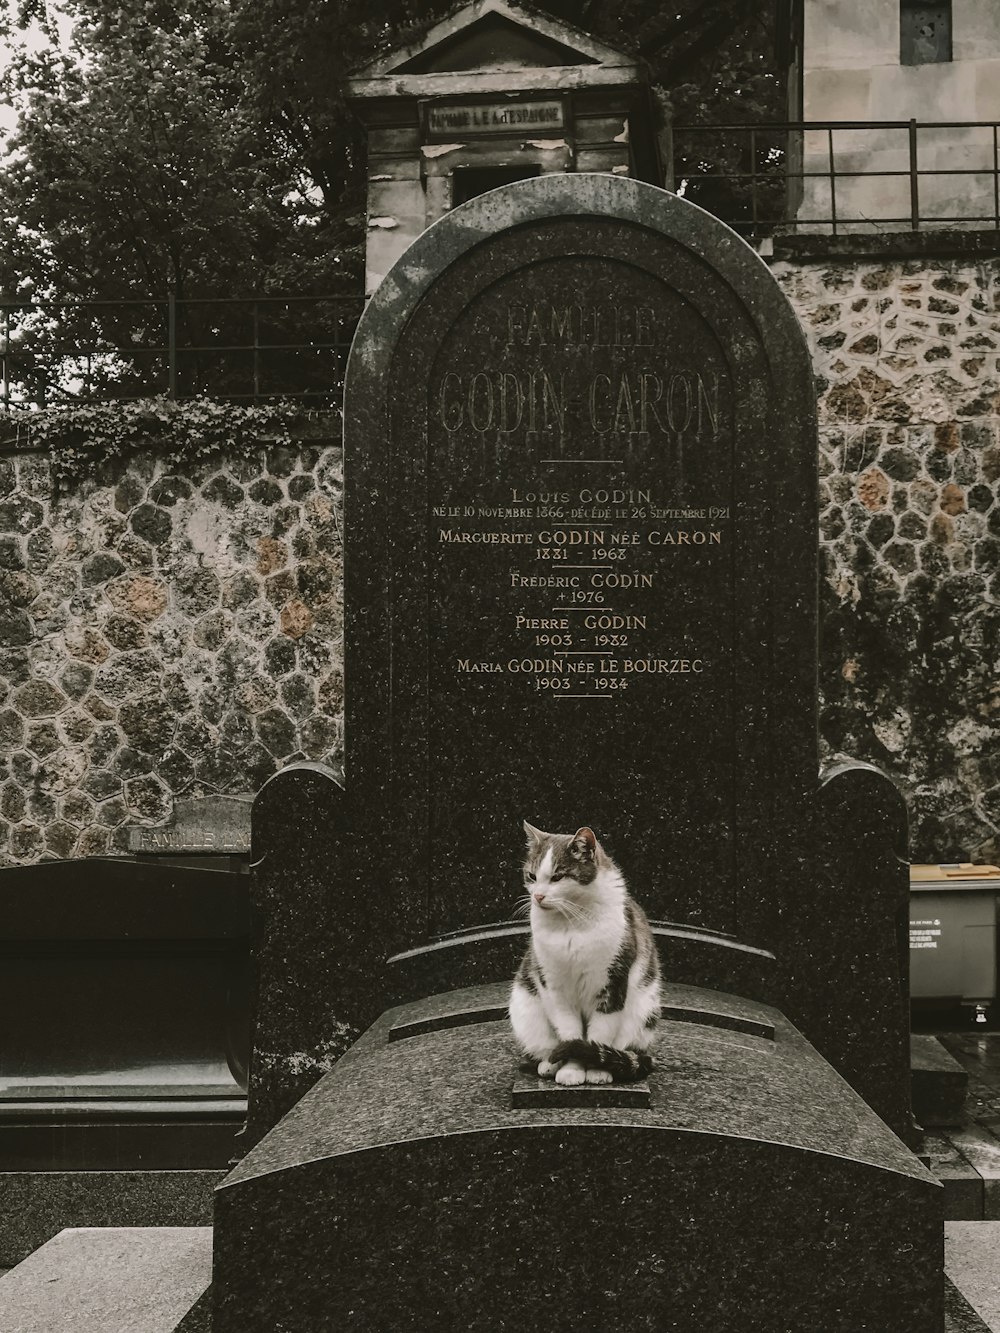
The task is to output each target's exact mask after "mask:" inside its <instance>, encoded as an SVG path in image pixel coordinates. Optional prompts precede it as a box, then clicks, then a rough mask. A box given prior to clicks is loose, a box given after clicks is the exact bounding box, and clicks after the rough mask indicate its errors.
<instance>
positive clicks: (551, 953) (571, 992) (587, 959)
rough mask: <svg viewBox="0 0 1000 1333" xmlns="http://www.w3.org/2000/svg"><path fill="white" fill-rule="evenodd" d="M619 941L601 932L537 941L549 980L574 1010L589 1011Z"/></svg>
mask: <svg viewBox="0 0 1000 1333" xmlns="http://www.w3.org/2000/svg"><path fill="white" fill-rule="evenodd" d="M618 945H619V941H618V939H617V937H613V938H611V939H609V938H608V932H607V931H602V930H600V929H591V930H588V931H585V932H584V931H568V932H565V933H559V934H556V933H555V932H553V933H552V934H551V935H550V936H549V937H548V938H546V939H544V940H536V942H535V948H536V952H537V953H538V955H539V962H540V963H541V964H542V966H543V968H544V969H545V974H546V980H547V982H548V983H549V984H551V985H552V986H553V988H554V989H555V990H557V991H558V992H559V993H560V994H562V995H563V996H564V998H565V999H567V1000H569V1001H570V1002H571V1003H572V1004H573V1005H574V1007H577V1006H579V1007H583V1008H590V1007H591V1005H592V1004H593V1002H594V1000H595V999H596V998H597V996H598V995H599V994H600V993H601V991H602V990H603V989H604V986H605V984H606V982H607V977H608V968H609V967H610V966H611V963H612V961H613V960H614V957H615V955H616V953H617V951H618Z"/></svg>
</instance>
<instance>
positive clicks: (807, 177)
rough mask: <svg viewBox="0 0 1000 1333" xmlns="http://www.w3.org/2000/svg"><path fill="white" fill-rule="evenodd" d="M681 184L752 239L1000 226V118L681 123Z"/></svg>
mask: <svg viewBox="0 0 1000 1333" xmlns="http://www.w3.org/2000/svg"><path fill="white" fill-rule="evenodd" d="M673 148H674V188H675V189H676V190H677V191H678V193H680V194H683V195H684V196H685V197H687V198H689V199H691V200H692V201H693V202H695V203H698V204H701V206H702V207H703V208H706V209H707V210H708V211H709V212H711V213H714V214H715V215H716V216H717V217H720V218H721V219H722V220H723V221H724V222H727V223H729V225H730V226H732V227H733V228H734V229H735V230H737V231H739V232H741V233H742V234H743V235H746V236H753V237H762V236H767V235H772V234H773V233H774V232H775V231H778V230H782V231H789V230H792V231H802V232H810V231H812V232H828V233H830V234H832V235H835V236H836V235H844V234H850V233H858V232H861V233H865V232H867V233H872V232H879V231H882V232H889V231H899V230H900V229H901V228H902V229H904V230H907V231H920V230H922V229H930V228H943V227H948V228H958V229H971V228H977V229H985V228H988V229H991V230H992V229H997V230H1000V123H998V122H996V121H969V120H964V121H917V120H881V121H869V120H864V121H861V120H856V121H847V120H824V121H788V122H784V123H771V124H763V123H758V124H740V125H676V126H674V129H673Z"/></svg>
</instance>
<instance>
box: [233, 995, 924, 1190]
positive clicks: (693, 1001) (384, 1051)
mask: <svg viewBox="0 0 1000 1333" xmlns="http://www.w3.org/2000/svg"><path fill="white" fill-rule="evenodd" d="M507 989H508V988H507V986H506V984H494V985H490V986H481V987H469V988H466V989H465V990H460V991H454V992H450V993H448V994H446V995H442V996H432V997H429V998H428V999H426V1000H423V1001H419V1002H417V1003H416V1004H412V1005H404V1006H401V1007H400V1008H398V1009H393V1010H390V1011H389V1012H388V1013H386V1014H384V1015H383V1016H382V1017H381V1018H380V1019H379V1021H378V1022H377V1023H375V1024H374V1025H373V1026H372V1027H371V1028H369V1030H368V1031H367V1032H366V1033H365V1034H364V1036H362V1037H361V1039H360V1040H359V1041H358V1042H357V1043H356V1044H355V1045H354V1046H353V1047H352V1048H351V1050H350V1051H349V1052H348V1053H347V1055H345V1056H344V1057H343V1058H342V1059H341V1061H340V1063H339V1064H338V1065H337V1067H336V1069H334V1070H333V1071H332V1072H331V1073H329V1074H327V1075H325V1077H324V1078H322V1079H321V1080H320V1082H319V1083H318V1084H317V1085H316V1086H315V1087H314V1088H313V1089H312V1090H311V1091H310V1092H309V1093H307V1094H306V1096H305V1097H303V1098H302V1100H301V1101H300V1102H299V1103H298V1105H296V1106H295V1107H294V1108H293V1110H292V1111H290V1112H289V1114H288V1115H287V1116H285V1118H284V1119H283V1120H282V1121H281V1123H280V1124H279V1125H278V1126H277V1127H276V1128H275V1129H273V1130H272V1131H271V1133H270V1134H268V1135H267V1136H266V1137H265V1138H264V1139H263V1140H262V1141H261V1142H260V1143H259V1144H258V1145H257V1147H256V1148H255V1149H254V1150H253V1151H252V1152H251V1153H249V1154H248V1155H247V1157H246V1158H245V1159H244V1160H243V1161H242V1162H241V1163H240V1164H239V1166H238V1167H236V1169H235V1170H234V1171H233V1172H232V1173H231V1174H230V1175H229V1176H227V1177H226V1179H225V1181H223V1182H222V1185H221V1186H220V1190H221V1191H222V1192H225V1191H227V1190H235V1189H236V1188H238V1186H239V1185H240V1184H241V1183H243V1182H245V1181H248V1180H251V1179H253V1178H255V1177H258V1176H263V1175H267V1174H270V1173H273V1172H277V1171H284V1170H289V1169H295V1168H298V1167H300V1166H302V1165H303V1164H304V1163H306V1162H319V1161H322V1160H323V1159H325V1158H328V1157H341V1156H344V1155H347V1154H350V1153H358V1152H366V1151H368V1150H370V1149H375V1148H381V1147H385V1146H388V1145H391V1144H394V1143H401V1142H407V1141H413V1140H419V1139H425V1138H435V1137H439V1136H444V1137H448V1136H451V1135H456V1134H468V1133H475V1132H477V1131H483V1130H491V1131H492V1130H495V1131H504V1130H508V1129H509V1130H513V1129H522V1128H524V1126H525V1124H526V1116H525V1113H524V1112H522V1111H516V1110H512V1109H511V1088H512V1086H513V1083H514V1080H515V1078H516V1076H517V1074H518V1072H519V1069H520V1065H521V1060H520V1056H519V1053H518V1052H517V1050H516V1047H515V1044H514V1041H513V1038H512V1036H511V1033H510V1029H509V1026H508V1024H507V1022H506V1020H505V1019H503V1018H497V1017H496V1015H497V1013H498V1012H499V1011H501V1009H502V1006H503V1004H504V1000H505V997H506V994H507ZM664 1002H665V1008H666V1009H667V1010H668V1011H669V1010H670V1009H671V1008H673V1009H675V1010H677V1011H679V1012H680V1013H681V1014H682V1017H680V1018H675V1019H671V1018H667V1019H666V1021H664V1022H663V1023H661V1028H660V1034H659V1038H658V1041H657V1045H656V1050H655V1058H656V1069H655V1071H654V1073H653V1074H652V1075H651V1077H650V1079H649V1086H650V1102H649V1109H648V1111H643V1112H641V1113H640V1114H639V1115H638V1118H637V1119H634V1120H633V1119H632V1118H631V1114H632V1113H631V1112H629V1111H628V1110H623V1109H610V1110H608V1109H601V1108H599V1107H597V1108H595V1107H593V1106H592V1105H589V1104H588V1103H587V1101H586V1095H587V1090H586V1089H584V1090H581V1103H580V1106H579V1108H578V1109H570V1110H558V1111H552V1112H546V1111H541V1110H539V1111H532V1112H531V1115H530V1121H529V1123H531V1124H539V1125H545V1124H548V1123H552V1124H558V1125H559V1126H561V1127H565V1128H567V1129H568V1128H571V1127H573V1126H582V1125H585V1124H596V1125H603V1124H606V1125H616V1126H622V1127H627V1126H629V1125H634V1127H636V1128H642V1129H649V1130H656V1131H668V1130H673V1131H677V1132H683V1133H703V1134H709V1135H717V1136H719V1137H722V1138H746V1139H750V1140H753V1141H761V1142H768V1143H772V1144H774V1145H776V1146H782V1147H784V1148H787V1149H791V1150H797V1151H802V1152H807V1153H823V1154H827V1155H831V1156H840V1157H844V1158H848V1159H851V1160H854V1161H856V1162H858V1163H859V1164H863V1165H867V1166H870V1167H873V1168H875V1169H877V1170H881V1171H894V1172H897V1173H899V1174H902V1175H908V1176H912V1177H913V1179H914V1180H917V1181H921V1182H924V1183H926V1184H928V1185H929V1186H931V1187H932V1189H936V1188H937V1182H936V1181H935V1180H934V1178H933V1177H932V1176H931V1175H930V1174H929V1173H928V1172H927V1171H925V1169H924V1168H923V1167H922V1166H921V1164H920V1162H919V1161H918V1160H917V1159H916V1158H915V1157H914V1156H913V1154H912V1153H910V1151H909V1150H908V1149H907V1148H906V1147H905V1145H904V1144H903V1143H902V1142H900V1140H899V1139H898V1138H897V1137H896V1136H895V1135H894V1134H893V1133H892V1131H891V1130H889V1129H888V1128H887V1126H886V1125H885V1124H883V1122H882V1121H881V1120H880V1119H879V1118H878V1117H877V1116H876V1115H875V1114H874V1113H873V1112H872V1111H871V1110H870V1108H869V1107H868V1106H867V1105H866V1104H865V1103H864V1102H863V1101H862V1099H861V1098H860V1097H858V1096H857V1094H856V1093H854V1092H853V1091H852V1090H851V1089H850V1088H849V1087H848V1085H847V1084H846V1083H845V1082H844V1081H843V1079H841V1078H840V1077H839V1075H837V1074H836V1073H835V1072H834V1071H833V1070H832V1069H831V1068H830V1066H829V1065H828V1064H827V1063H826V1061H825V1060H823V1059H822V1057H821V1056H819V1055H818V1054H817V1053H816V1051H815V1050H814V1049H813V1048H812V1046H810V1045H809V1043H808V1042H807V1041H806V1040H805V1039H804V1038H803V1037H802V1036H801V1035H800V1033H798V1032H797V1031H796V1029H795V1028H794V1027H793V1026H792V1024H791V1023H789V1022H788V1020H787V1019H786V1018H784V1016H783V1015H782V1014H780V1013H779V1012H778V1011H777V1010H776V1009H772V1008H770V1007H769V1006H766V1005H762V1004H758V1003H756V1002H754V1001H750V1000H743V999H740V998H739V997H735V996H730V995H722V994H720V993H718V992H714V991H708V990H702V989H701V988H699V987H695V986H666V987H665V988H664ZM467 1019H468V1020H471V1021H466V1020H467ZM422 1024H423V1025H425V1026H424V1030H423V1031H417V1032H416V1033H415V1035H412V1036H407V1037H406V1039H405V1040H400V1039H399V1034H400V1033H405V1032H406V1031H407V1030H412V1029H414V1028H418V1029H419V1027H420V1025H422ZM737 1024H743V1025H746V1026H751V1025H753V1026H756V1027H757V1029H763V1035H760V1033H759V1031H758V1032H757V1033H754V1032H748V1031H746V1030H743V1031H740V1030H737V1028H736V1025H737ZM393 1033H395V1034H396V1039H393ZM769 1034H773V1035H769Z"/></svg>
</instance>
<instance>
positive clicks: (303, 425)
mask: <svg viewBox="0 0 1000 1333" xmlns="http://www.w3.org/2000/svg"><path fill="white" fill-rule="evenodd" d="M317 415H322V416H323V418H324V419H325V420H326V422H327V423H329V421H330V418H331V416H332V415H334V414H333V413H331V412H329V411H326V412H323V413H322V414H317V413H314V412H311V411H309V410H308V409H303V407H302V405H301V404H300V403H296V402H275V403H269V404H266V405H264V406H245V405H241V404H238V403H230V402H224V401H220V400H219V399H213V398H191V399H183V400H180V401H177V400H174V399H170V398H163V397H156V398H136V399H132V400H126V401H118V402H111V403H86V404H83V405H81V406H79V407H56V408H47V409H45V410H44V411H41V412H33V413H31V414H30V416H27V417H25V418H24V419H22V420H20V421H17V422H16V423H12V425H13V426H14V429H13V431H12V432H11V435H10V437H9V438H8V441H7V442H8V443H13V444H14V445H15V447H16V446H18V445H19V446H21V447H28V448H31V449H39V448H42V449H46V450H48V452H49V453H50V454H51V459H52V480H53V484H54V486H55V487H56V489H58V490H60V491H65V490H67V489H69V488H70V487H72V486H73V484H74V483H76V482H78V481H80V480H82V479H83V478H85V477H92V476H93V475H94V474H95V472H96V471H97V470H98V469H99V468H100V467H101V466H102V465H103V464H106V463H116V462H119V463H120V462H122V461H125V460H127V459H128V458H129V457H130V456H131V455H133V454H136V453H138V452H140V451H142V452H144V453H150V454H152V455H153V456H155V457H157V458H159V459H161V460H162V461H163V462H164V463H166V464H170V465H175V466H183V465H184V464H192V463H199V462H204V461H205V460H206V459H209V458H212V457H214V456H216V455H218V454H219V453H221V452H222V451H223V450H226V451H229V452H237V453H238V452H239V451H240V450H241V449H242V448H244V447H245V448H251V447H256V446H259V445H260V444H261V443H262V442H263V441H267V442H268V443H269V444H278V445H290V444H292V443H293V441H294V440H296V439H301V438H302V437H303V435H308V434H311V433H312V432H311V431H310V430H309V424H310V422H313V421H315V420H316V418H317Z"/></svg>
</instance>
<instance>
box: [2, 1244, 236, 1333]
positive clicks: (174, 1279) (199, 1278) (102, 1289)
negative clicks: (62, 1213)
mask: <svg viewBox="0 0 1000 1333" xmlns="http://www.w3.org/2000/svg"><path fill="white" fill-rule="evenodd" d="M211 1280H212V1228H211V1227H73V1228H69V1229H67V1230H65V1231H60V1232H59V1234H58V1236H55V1237H53V1239H52V1240H50V1241H49V1242H48V1243H47V1244H45V1245H43V1246H42V1247H41V1249H39V1250H36V1251H35V1253H34V1254H32V1255H31V1256H30V1257H29V1258H27V1259H25V1260H24V1262H23V1263H21V1264H18V1266H17V1267H16V1268H14V1269H12V1270H11V1272H9V1273H7V1274H6V1275H5V1276H4V1277H3V1278H0V1328H4V1329H7V1330H9V1333H15V1330H16V1333H181V1330H182V1329H183V1333H187V1331H188V1330H190V1333H196V1330H197V1333H201V1330H205V1331H206V1333H207V1329H208V1323H207V1310H206V1311H205V1313H204V1317H203V1318H202V1319H199V1320H198V1321H197V1322H195V1319H194V1308H193V1307H194V1306H195V1304H196V1303H197V1302H198V1301H199V1299H200V1298H201V1297H202V1296H203V1295H204V1294H205V1292H206V1291H207V1290H208V1287H209V1284H210V1282H211Z"/></svg>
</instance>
